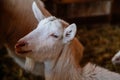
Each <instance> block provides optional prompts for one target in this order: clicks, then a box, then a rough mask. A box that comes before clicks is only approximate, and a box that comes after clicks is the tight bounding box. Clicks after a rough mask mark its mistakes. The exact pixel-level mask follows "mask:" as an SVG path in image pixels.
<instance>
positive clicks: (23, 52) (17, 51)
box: [16, 50, 32, 54]
mask: <svg viewBox="0 0 120 80" xmlns="http://www.w3.org/2000/svg"><path fill="white" fill-rule="evenodd" d="M31 52H32V50H26V51H22V50H20V51H19V50H16V53H17V54H27V53H31Z"/></svg>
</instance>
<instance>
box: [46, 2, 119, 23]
mask: <svg viewBox="0 0 120 80" xmlns="http://www.w3.org/2000/svg"><path fill="white" fill-rule="evenodd" d="M47 1H48V2H47ZM46 3H47V4H48V5H47V6H48V10H50V11H51V13H52V14H54V15H55V16H57V17H60V18H62V19H65V20H67V21H69V22H76V23H78V24H95V23H119V22H120V5H119V3H120V0H46Z"/></svg>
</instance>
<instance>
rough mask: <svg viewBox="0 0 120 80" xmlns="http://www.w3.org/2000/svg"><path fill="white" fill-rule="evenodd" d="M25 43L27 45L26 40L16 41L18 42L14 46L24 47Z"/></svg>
mask: <svg viewBox="0 0 120 80" xmlns="http://www.w3.org/2000/svg"><path fill="white" fill-rule="evenodd" d="M25 45H27V43H26V42H18V43H17V44H16V48H20V47H24V46H25Z"/></svg>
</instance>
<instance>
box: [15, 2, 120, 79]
mask: <svg viewBox="0 0 120 80" xmlns="http://www.w3.org/2000/svg"><path fill="white" fill-rule="evenodd" d="M33 8H34V14H35V16H36V18H37V19H39V15H41V13H39V9H38V8H37V5H36V3H35V2H34V3H33ZM43 16H44V15H43ZM75 34H76V25H75V24H74V23H73V24H70V25H69V24H68V23H67V22H65V21H63V20H61V19H58V18H56V17H53V16H51V17H48V18H44V19H43V20H41V21H40V22H39V24H38V26H37V28H36V29H34V30H33V31H32V32H30V33H29V34H28V35H26V36H25V37H23V38H21V39H20V40H19V41H18V42H17V44H16V46H15V48H16V52H17V54H18V55H20V56H23V57H29V58H31V59H33V60H34V61H37V62H43V63H44V64H45V79H46V80H119V79H120V75H119V74H117V73H114V72H110V71H108V70H106V69H104V68H101V67H99V66H95V65H93V64H91V63H89V64H87V65H86V66H85V67H84V68H81V67H80V65H79V61H80V59H81V58H82V53H83V46H82V45H81V44H80V43H79V41H78V39H77V38H75ZM28 61H29V60H28ZM30 65H31V64H30Z"/></svg>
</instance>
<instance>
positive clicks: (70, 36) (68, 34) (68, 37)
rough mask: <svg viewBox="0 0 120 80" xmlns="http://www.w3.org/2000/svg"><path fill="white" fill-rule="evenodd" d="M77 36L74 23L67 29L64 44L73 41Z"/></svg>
mask: <svg viewBox="0 0 120 80" xmlns="http://www.w3.org/2000/svg"><path fill="white" fill-rule="evenodd" d="M75 34H76V24H74V23H73V24H71V25H69V26H68V27H67V28H66V29H65V31H64V34H63V42H64V43H67V42H69V41H71V40H72V39H73V38H74V37H75Z"/></svg>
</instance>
